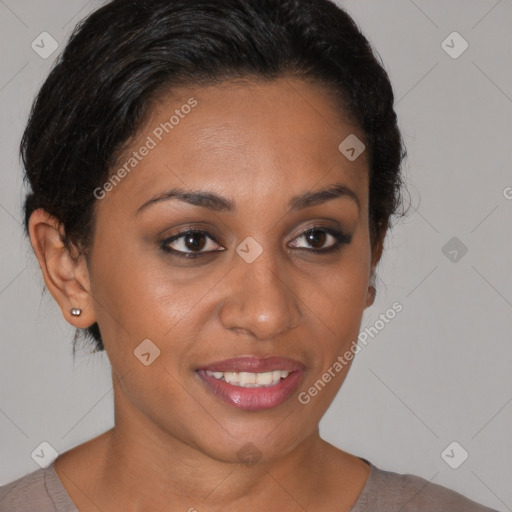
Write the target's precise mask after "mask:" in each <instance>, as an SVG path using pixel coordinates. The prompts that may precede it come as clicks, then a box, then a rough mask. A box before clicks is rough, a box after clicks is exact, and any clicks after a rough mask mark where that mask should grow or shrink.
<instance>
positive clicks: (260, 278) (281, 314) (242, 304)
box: [220, 242, 301, 339]
mask: <svg viewBox="0 0 512 512" xmlns="http://www.w3.org/2000/svg"><path fill="white" fill-rule="evenodd" d="M249 244H250V242H249ZM240 245H241V247H239V250H240V249H247V246H244V245H243V243H242V244H240ZM250 250H251V248H249V251H250ZM248 261H250V259H248V260H245V259H244V257H243V253H242V256H239V254H236V255H235V258H234V262H233V264H234V265H235V266H236V268H235V269H233V272H230V285H229V292H228V293H229V296H228V297H227V298H226V300H225V301H224V303H223V306H222V308H221V311H220V317H221V322H222V323H223V325H224V327H226V328H228V329H242V330H244V331H247V332H249V333H251V334H252V335H253V336H254V337H256V338H258V339H268V338H272V337H274V336H276V335H277V334H279V333H281V332H283V331H284V330H287V329H291V328H293V327H295V326H297V325H298V324H299V322H300V318H301V311H300V307H299V301H298V298H297V297H296V295H295V293H294V292H293V290H292V289H291V288H292V287H291V286H290V284H288V283H286V280H285V276H284V275H283V274H282V272H280V262H279V258H278V255H277V254H275V253H272V251H270V250H263V251H262V252H261V253H260V254H259V256H258V257H257V258H256V259H255V260H254V261H252V262H251V263H249V262H248ZM280 274H281V275H280Z"/></svg>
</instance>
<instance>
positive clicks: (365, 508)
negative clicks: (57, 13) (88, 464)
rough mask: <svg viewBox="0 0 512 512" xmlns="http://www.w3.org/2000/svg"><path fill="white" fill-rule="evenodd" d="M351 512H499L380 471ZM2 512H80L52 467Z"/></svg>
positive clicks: (9, 490) (14, 488)
mask: <svg viewBox="0 0 512 512" xmlns="http://www.w3.org/2000/svg"><path fill="white" fill-rule="evenodd" d="M363 460H364V459H363ZM365 462H367V463H368V464H369V465H370V475H369V477H368V479H367V481H366V483H365V485H364V487H363V490H362V491H361V494H360V495H359V498H358V499H357V501H356V503H355V504H354V506H353V507H352V508H351V509H350V512H398V511H400V512H497V511H496V510H494V509H490V508H487V507H484V506H482V505H479V504H478V503H475V502H474V501H471V500H469V499H467V498H465V497H464V496H462V495H461V494H458V493H456V492H455V491H451V490H450V489H447V488H446V487H442V486H441V485H438V484H433V483H430V482H429V481H428V480H425V479H424V478H421V477H419V476H414V475H402V474H399V473H393V472H391V471H384V470H382V469H379V468H377V467H376V466H374V465H373V464H371V463H370V462H369V461H367V460H365ZM0 512H78V509H77V508H76V507H75V505H74V504H73V501H72V500H71V498H70V497H69V495H68V493H67V492H66V490H65V489H64V487H63V485H62V483H61V481H60V479H59V476H58V475H57V473H56V471H55V467H54V465H53V464H51V465H50V466H48V468H46V469H38V470H37V471H34V472H33V473H30V474H28V475H26V476H24V477H22V478H20V479H18V480H15V481H14V482H11V483H10V484H7V485H5V486H3V487H0Z"/></svg>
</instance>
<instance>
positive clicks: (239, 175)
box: [0, 0, 490, 512]
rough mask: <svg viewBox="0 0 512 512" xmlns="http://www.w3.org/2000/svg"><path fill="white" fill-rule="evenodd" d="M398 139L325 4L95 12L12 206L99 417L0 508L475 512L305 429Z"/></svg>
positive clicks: (379, 85) (39, 104)
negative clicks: (19, 210) (16, 206)
mask: <svg viewBox="0 0 512 512" xmlns="http://www.w3.org/2000/svg"><path fill="white" fill-rule="evenodd" d="M404 152H405V150H404V148H403V145H402V141H401V137H400V133H399V130H398V127H397V123H396V115H395V112H394V110H393V92H392V89H391V85H390V83H389V79H388V77H387V74H386V72H385V71H384V69H383V68H382V67H381V65H380V64H379V63H378V62H377V60H376V58H375V56H374V54H373V53H372V50H371V48H370V45H369V43H368V42H367V40H366V39H365V38H364V36H363V35H362V34H361V33H360V32H359V30H358V29H357V27H356V26H355V24H354V22H353V21H352V20H351V19H350V17H349V16H348V15H347V14H346V13H345V12H343V11H342V10H341V9H339V8H338V7H336V6H335V5H334V4H332V3H330V2H329V1H327V0H299V1H293V2H292V1H284V0H280V1H277V0H193V1H192V0H186V1H185V0H181V1H180V0H152V1H149V0H140V1H137V2H127V1H121V0H114V1H113V2H111V3H109V4H107V5H105V6H104V7H102V8H101V9H99V10H98V11H96V12H95V13H93V14H92V15H91V16H90V17H89V18H88V19H87V20H86V21H85V22H84V23H82V24H81V25H80V26H79V27H78V29H77V30H76V31H75V33H74V35H73V37H72V39H71V40H70V42H69V44H68V45H67V47H66V49H65V51H64V54H63V56H62V58H61V59H60V61H59V62H58V64H57V66H56V67H55V68H54V70H53V71H52V72H51V74H50V76H49V78H48V79H47V81H46V82H45V84H44V85H43V87H42V89H41V91H40V93H39V96H38V98H37V101H36V103H35V105H34V107H33V110H32V114H31V117H30V120H29V123H28V126H27V128H26V131H25V134H24V137H23V141H22V156H23V161H24V165H25V169H26V176H27V179H28V181H29V183H30V187H31V192H30V193H29V195H28V196H27V198H26V203H25V213H26V227H27V231H28V233H29V236H30V240H31V243H32V246H33V249H34V252H35V254H36V257H37V259H38V261H39V264H40V266H41V270H42V272H43V276H44V279H45V283H46V285H47V287H48V289H49V290H50V292H51V294H52V296H53V297H54V299H55V300H56V301H57V303H58V305H59V307H60V308H61V310H62V313H63V315H64V317H65V318H66V320H67V321H68V322H70V323H71V324H72V325H73V326H75V327H76V328H77V329H81V330H84V331H85V332H86V333H87V335H88V336H89V337H90V338H91V339H92V340H93V341H94V343H95V345H96V348H97V350H105V351H106V353H107V355H108V358H109V360H110V363H111V365H112V377H113V383H114V404H115V426H114V428H112V429H111V430H109V431H107V432H105V433H104V434H102V435H101V436H99V437H97V438H94V439H92V440H90V441H89V442H87V443H85V444H83V445H80V446H78V447H76V448H74V449H72V450H70V451H68V452H66V453H64V454H62V455H60V456H59V457H58V458H57V459H56V460H55V461H54V462H53V463H52V464H51V465H50V466H49V467H48V468H46V469H41V470H39V471H36V472H35V473H32V474H30V475H28V476H26V477H24V478H22V479H20V480H18V481H16V482H13V483H11V484H9V485H7V486H5V487H4V488H2V489H1V490H0V510H2V511H18V510H38V511H49V510H59V511H66V512H71V511H76V510H79V511H80V512H88V511H93V510H94V511H97V510H101V511H105V512H106V511H109V512H110V511H118V510H119V511H121V510H122V511H123V512H129V511H136V510H158V511H166V510H169V511H171V510H172V511H175V510H188V511H194V510H198V511H201V512H202V511H211V510H244V511H252V510H254V511H256V510H258V511H260V510H279V511H295V510H310V511H313V510H314V511H337V512H342V511H351V512H362V511H380V512H385V511H395V510H403V511H406V510H411V511H412V510H414V511H433V510H435V511H454V510H464V511H474V512H476V511H485V510H490V509H488V508H485V507H483V506H480V505H478V504H477V503H475V502H472V501H470V500H468V499H467V498H465V497H463V496H461V495H460V494H457V493H455V492H453V491H450V490H448V489H446V488H444V487H441V486H439V485H435V484H429V483H428V482H427V481H426V480H423V479H421V478H419V477H415V476H412V475H399V474H396V473H391V472H387V471H384V470H381V469H379V468H377V467H376V466H374V465H373V464H372V463H371V462H369V461H367V460H363V459H361V458H359V457H356V456H354V455H351V454H349V453H347V452H344V451H342V450H340V449H338V448H336V447H334V446H332V445H330V444H328V443H326V442H325V441H323V440H322V439H321V438H320V436H319V430H318V424H319V421H320V419H321V418H322V416H323V414H324V413H325V411H326V410H327V408H328V407H329V405H330V404H331V402H332V400H333V399H334V397H335V395H336V393H337V392H338V390H339V388H340V386H341V385H342V383H343V381H344V379H345V378H346V375H347V372H348V369H349V367H350V364H351V361H352V358H351V357H346V358H344V359H343V363H342V362H341V361H340V355H341V354H342V355H345V354H350V352H351V350H352V351H354V350H355V349H354V340H356V339H357V336H358V332H359V329H360V325H361V318H362V314H363V311H364V309H365V308H366V307H368V306H370V305H371V304H372V302H373V300H374V296H375V286H374V284H373V283H374V273H375V268H376V265H377V263H378V262H379V259H380V257H381V253H382V248H383V242H384V238H385V235H386V232H387V229H388V227H389V226H390V222H391V218H392V216H393V215H394V214H395V213H396V212H397V210H398V208H399V207H400V188H401V178H400V164H401V161H402V158H403V156H404ZM319 379H321V380H322V382H324V386H321V387H320V388H319V387H318V385H317V383H318V381H319ZM315 389H316V392H315V391H314V390H315Z"/></svg>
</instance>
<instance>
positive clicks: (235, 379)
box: [206, 370, 290, 388]
mask: <svg viewBox="0 0 512 512" xmlns="http://www.w3.org/2000/svg"><path fill="white" fill-rule="evenodd" d="M289 374H290V372H287V371H285V370H274V371H272V372H263V373H249V372H210V371H208V370H207V371H206V375H209V376H210V377H215V378H216V379H219V380H220V379H224V380H225V381H226V382H229V384H234V385H236V386H241V387H243V388H256V387H260V386H274V385H275V384H277V383H278V382H279V381H280V380H281V379H286V377H288V375H289Z"/></svg>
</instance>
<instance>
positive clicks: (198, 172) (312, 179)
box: [109, 78, 368, 206]
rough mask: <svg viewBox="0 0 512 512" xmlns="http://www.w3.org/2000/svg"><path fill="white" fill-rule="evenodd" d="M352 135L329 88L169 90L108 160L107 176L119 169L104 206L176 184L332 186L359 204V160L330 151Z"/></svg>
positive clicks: (292, 189)
mask: <svg viewBox="0 0 512 512" xmlns="http://www.w3.org/2000/svg"><path fill="white" fill-rule="evenodd" d="M354 136H356V137H357V138H358V139H359V140H362V139H363V135H362V133H361V131H360V129H359V128H358V127H357V126H355V125H354V124H352V123H350V122H349V121H348V120H347V118H346V117H345V116H344V114H343V112H342V111H341V110H340V108H339V107H338V105H337V102H336V101H335V100H334V98H333V97H332V94H331V93H330V90H329V89H327V88H323V87H321V86H319V85H317V84H312V83H307V82H305V81H302V80H299V79H296V78H281V79H277V80H274V81H266V82H264V81H248V80H243V81H242V80H239V81H236V82H223V83H220V84H217V85H213V86H192V87H180V88H175V89H173V90H172V92H171V93H169V94H167V95H162V96H160V97H159V98H157V99H156V100H155V101H154V102H153V105H152V108H151V109H150V111H149V113H148V116H147V119H146V121H145V123H144V125H143V127H142V128H141V129H140V130H139V132H138V134H137V135H136V137H134V139H133V140H132V141H131V142H130V144H129V145H128V147H127V149H126V150H125V151H124V152H123V154H122V155H121V156H120V158H119V159H118V161H117V163H116V165H115V166H114V168H113V172H114V173H115V172H116V171H117V170H118V169H120V168H122V167H123V166H124V168H125V169H127V170H128V171H129V172H126V173H123V174H124V175H125V176H126V177H124V178H123V180H122V182H121V183H119V186H116V187H114V188H115V190H114V191H113V193H112V194H110V196H111V198H109V199H113V200H115V201H122V202H125V203H126V202H128V203H133V204H134V205H135V204H137V205H138V204H140V203H141V202H144V200H145V199H147V198H148V197H149V196H151V194H154V193H158V192H160V191H162V190H163V189H164V188H165V187H171V186H176V185H179V186H180V187H181V188H187V187H190V188H191V189H197V188H199V187H201V188H203V189H209V190H212V191H215V192H218V193H223V194H224V195H227V196H230V197H235V196H237V195H239V196H242V195H248V194H251V195H254V194H255V193H257V194H258V196H259V197H267V198H272V197H275V195H276V194H287V195H290V196H292V195H295V194H296V193H300V192H302V191H304V190H306V189H311V188H314V187H315V185H316V184H319V185H320V184H321V185H326V184H329V183H332V182H337V183H339V182H340V181H341V182H343V183H345V184H346V185H347V186H350V187H351V188H353V189H355V190H356V192H357V193H358V195H359V196H360V201H361V203H362V206H363V205H364V204H365V203H366V202H367V187H368V181H367V180H368V172H367V171H368V167H367V154H366V152H363V153H362V154H361V155H360V156H359V157H358V158H357V159H355V160H351V159H348V158H347V157H346V155H344V154H343V153H342V152H341V151H340V149H339V146H340V144H342V142H343V141H345V140H346V139H347V137H354ZM349 140H350V139H349ZM145 147H146V148H149V149H144V148H145ZM134 153H137V155H134ZM141 153H144V155H141ZM127 164H128V165H127ZM121 190H122V191H123V193H122V194H120V192H121ZM121 195H122V197H119V196H121ZM114 196H117V197H116V198H115V199H114Z"/></svg>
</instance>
